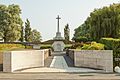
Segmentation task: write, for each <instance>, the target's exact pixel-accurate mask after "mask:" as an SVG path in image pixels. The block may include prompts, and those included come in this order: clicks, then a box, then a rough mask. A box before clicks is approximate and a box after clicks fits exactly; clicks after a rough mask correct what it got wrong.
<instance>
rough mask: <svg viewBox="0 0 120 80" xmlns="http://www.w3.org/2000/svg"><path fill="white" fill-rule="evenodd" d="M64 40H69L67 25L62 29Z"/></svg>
mask: <svg viewBox="0 0 120 80" xmlns="http://www.w3.org/2000/svg"><path fill="white" fill-rule="evenodd" d="M64 38H65V40H66V41H69V39H70V29H69V24H67V25H66V26H65V28H64Z"/></svg>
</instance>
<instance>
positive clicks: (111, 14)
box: [73, 4, 120, 40]
mask: <svg viewBox="0 0 120 80" xmlns="http://www.w3.org/2000/svg"><path fill="white" fill-rule="evenodd" d="M80 36H84V37H87V38H91V39H93V40H99V39H100V38H102V37H112V38H120V4H113V5H110V6H108V7H103V8H100V9H95V10H94V11H93V12H91V13H90V16H89V17H88V18H87V19H86V21H85V22H84V23H83V24H82V25H81V26H79V27H78V28H76V29H75V33H74V37H73V40H75V39H76V38H78V37H80Z"/></svg>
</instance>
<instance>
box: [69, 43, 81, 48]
mask: <svg viewBox="0 0 120 80" xmlns="http://www.w3.org/2000/svg"><path fill="white" fill-rule="evenodd" d="M82 46H83V43H75V44H72V46H71V49H76V48H77V47H82Z"/></svg>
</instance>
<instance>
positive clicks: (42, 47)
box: [40, 45, 52, 49]
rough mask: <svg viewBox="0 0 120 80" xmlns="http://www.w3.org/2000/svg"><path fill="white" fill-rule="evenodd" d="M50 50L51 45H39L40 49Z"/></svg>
mask: <svg viewBox="0 0 120 80" xmlns="http://www.w3.org/2000/svg"><path fill="white" fill-rule="evenodd" d="M48 48H51V49H52V45H41V46H40V49H48Z"/></svg>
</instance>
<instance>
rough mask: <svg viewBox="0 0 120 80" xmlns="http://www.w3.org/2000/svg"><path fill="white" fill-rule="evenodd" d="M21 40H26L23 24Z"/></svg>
mask: <svg viewBox="0 0 120 80" xmlns="http://www.w3.org/2000/svg"><path fill="white" fill-rule="evenodd" d="M20 41H21V42H24V27H23V26H22V29H21V38H20Z"/></svg>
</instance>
